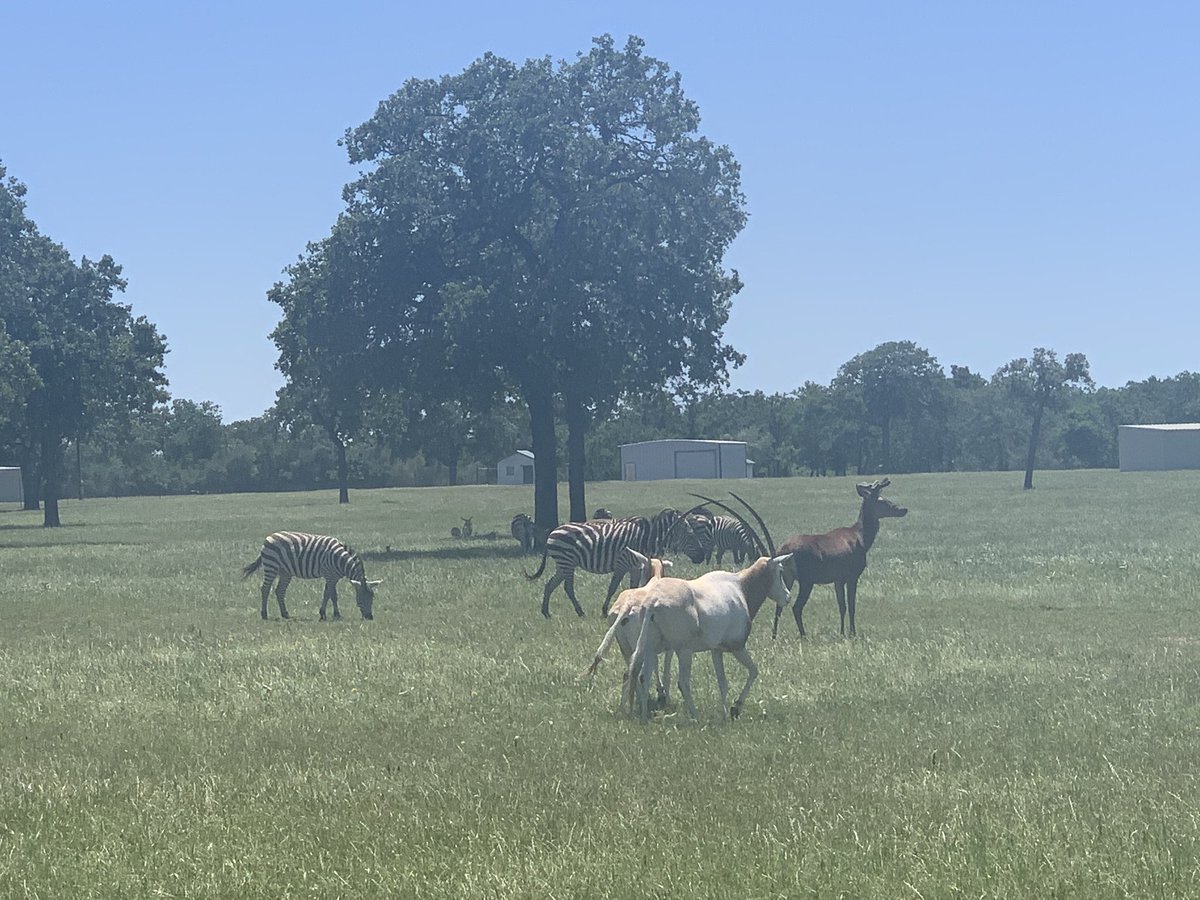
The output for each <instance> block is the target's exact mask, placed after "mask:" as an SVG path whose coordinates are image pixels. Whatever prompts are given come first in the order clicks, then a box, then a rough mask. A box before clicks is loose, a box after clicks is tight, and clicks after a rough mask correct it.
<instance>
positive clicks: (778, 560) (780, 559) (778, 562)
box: [771, 553, 792, 567]
mask: <svg viewBox="0 0 1200 900" xmlns="http://www.w3.org/2000/svg"><path fill="white" fill-rule="evenodd" d="M791 558H792V554H790V553H785V554H783V555H782V556H775V557H772V558H771V565H773V566H780V567H782V566H783V564H784V563H786V562H787V561H788V560H789V559H791Z"/></svg>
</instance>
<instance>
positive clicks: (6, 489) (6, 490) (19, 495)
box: [0, 466, 25, 503]
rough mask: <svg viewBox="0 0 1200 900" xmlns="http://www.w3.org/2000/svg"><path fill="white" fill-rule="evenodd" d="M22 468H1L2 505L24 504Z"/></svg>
mask: <svg viewBox="0 0 1200 900" xmlns="http://www.w3.org/2000/svg"><path fill="white" fill-rule="evenodd" d="M24 502H25V488H24V486H23V485H22V484H21V467H20V466H0V503H24Z"/></svg>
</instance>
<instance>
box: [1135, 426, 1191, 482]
mask: <svg viewBox="0 0 1200 900" xmlns="http://www.w3.org/2000/svg"><path fill="white" fill-rule="evenodd" d="M1117 454H1118V456H1119V457H1120V460H1121V471H1122V472H1146V471H1154V472H1158V471H1165V470H1167V469H1200V423H1191V424H1186V425H1121V426H1120V427H1119V428H1118V429H1117Z"/></svg>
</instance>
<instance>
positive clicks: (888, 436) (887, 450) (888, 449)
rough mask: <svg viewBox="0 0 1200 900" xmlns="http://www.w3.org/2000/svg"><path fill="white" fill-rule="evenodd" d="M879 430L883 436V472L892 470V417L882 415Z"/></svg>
mask: <svg viewBox="0 0 1200 900" xmlns="http://www.w3.org/2000/svg"><path fill="white" fill-rule="evenodd" d="M879 430H880V432H881V434H882V436H883V469H882V471H884V472H890V471H892V417H891V416H884V418H883V424H882V425H881V426H880V429H879Z"/></svg>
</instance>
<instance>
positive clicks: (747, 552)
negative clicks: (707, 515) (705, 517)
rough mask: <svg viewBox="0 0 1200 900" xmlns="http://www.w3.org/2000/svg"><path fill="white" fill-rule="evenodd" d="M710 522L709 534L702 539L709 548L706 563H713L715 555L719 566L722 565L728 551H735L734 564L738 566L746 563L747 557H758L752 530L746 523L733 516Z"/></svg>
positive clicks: (713, 518) (717, 518) (719, 517)
mask: <svg viewBox="0 0 1200 900" xmlns="http://www.w3.org/2000/svg"><path fill="white" fill-rule="evenodd" d="M709 522H710V525H709V526H708V528H709V533H708V534H707V535H706V536H705V537H704V539H702V540H703V543H704V544H705V546H707V547H708V554H707V555H706V556H705V557H704V561H705V562H711V561H712V557H713V554H714V553H715V554H716V555H717V565H718V566H719V565H721V557H722V556H724V555H725V551H726V550H732V551H733V562H734V564H735V565H738V566H740V565H741V564H742V563H743V562H745V560H746V558H747V557H753V556H755V555H756V553H757V547H756V545H755V543H754V535H752V534H751V533H750V529H749V528H747V527H746V525H745V524H744V523H742V522H739V521H738V520H737V519H735V518H734V517H733V516H713V517H712V518H711V519H709Z"/></svg>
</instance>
